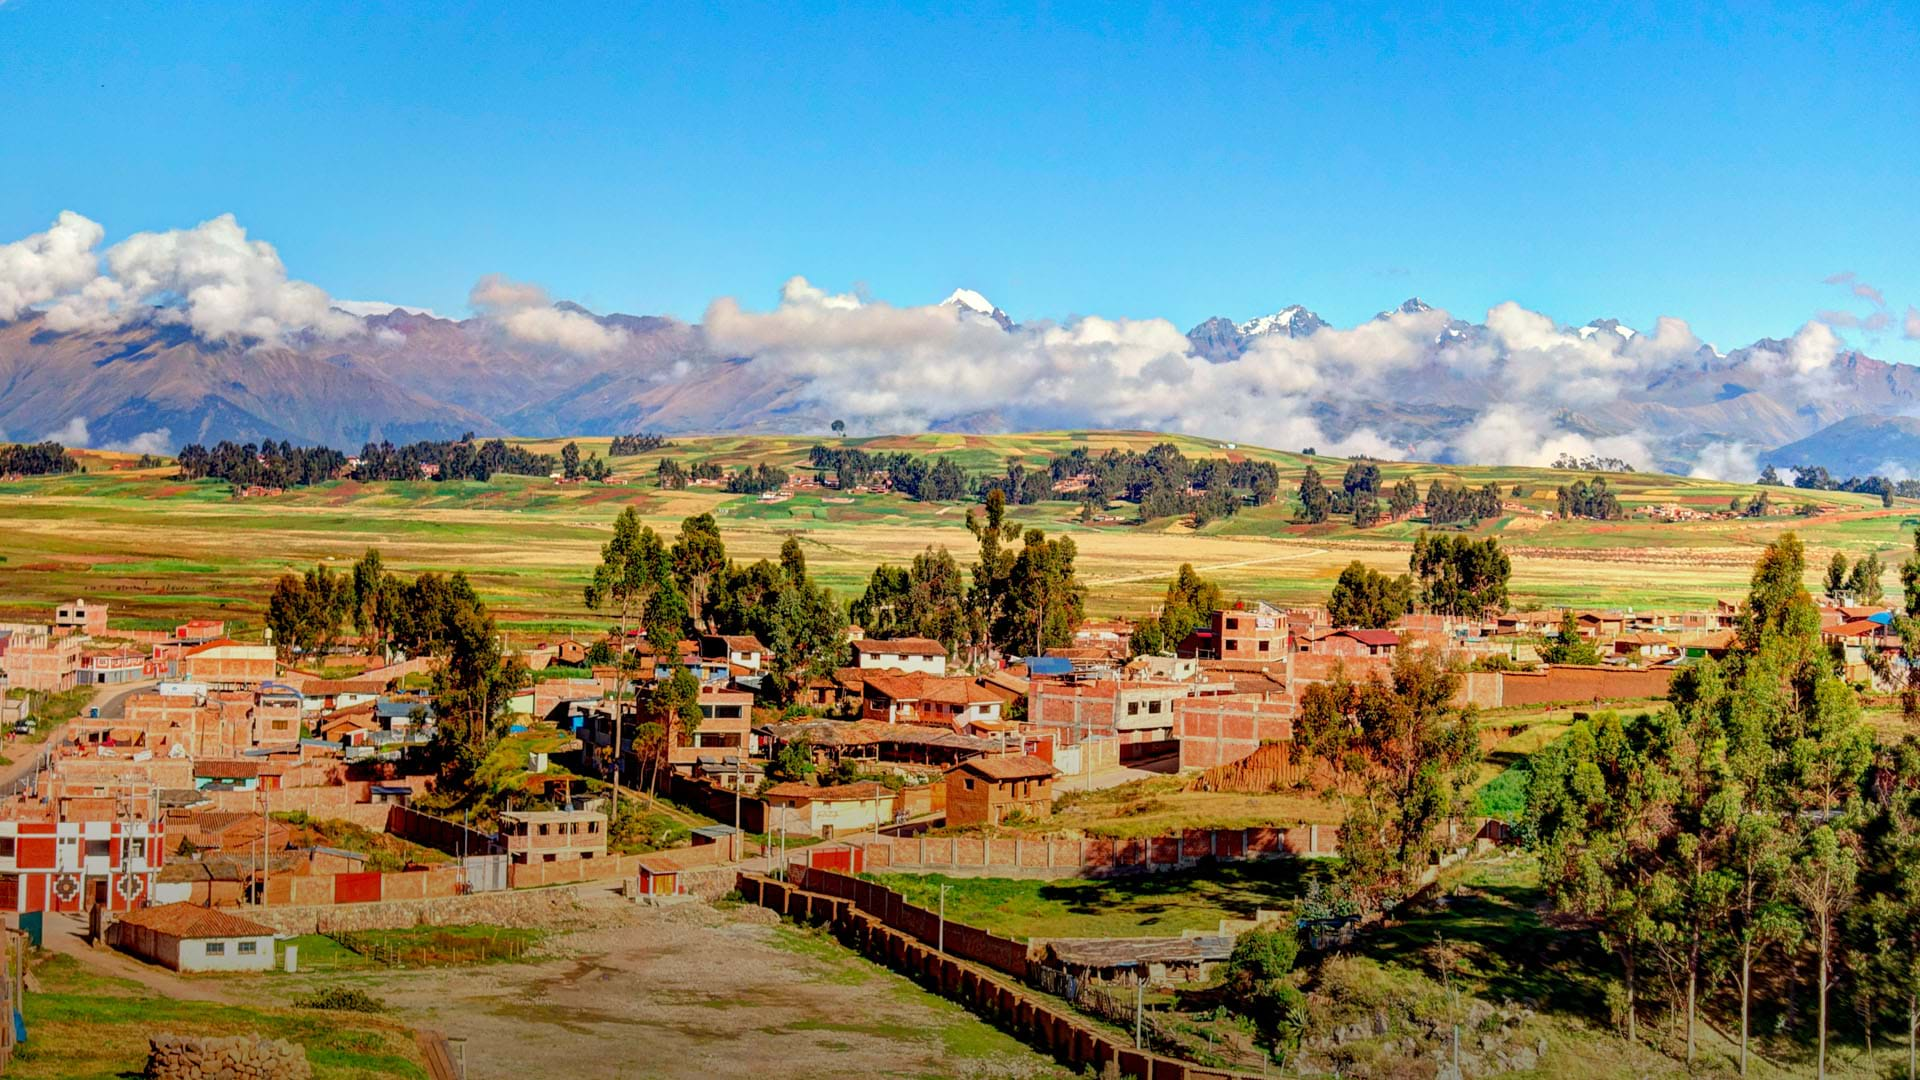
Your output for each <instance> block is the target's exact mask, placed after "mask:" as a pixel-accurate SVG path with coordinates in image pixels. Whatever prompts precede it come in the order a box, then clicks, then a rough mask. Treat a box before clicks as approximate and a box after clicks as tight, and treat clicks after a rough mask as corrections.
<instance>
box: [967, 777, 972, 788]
mask: <svg viewBox="0 0 1920 1080" xmlns="http://www.w3.org/2000/svg"><path fill="white" fill-rule="evenodd" d="M966 779H967V790H968V791H972V790H973V777H971V776H969V777H967V778H966Z"/></svg>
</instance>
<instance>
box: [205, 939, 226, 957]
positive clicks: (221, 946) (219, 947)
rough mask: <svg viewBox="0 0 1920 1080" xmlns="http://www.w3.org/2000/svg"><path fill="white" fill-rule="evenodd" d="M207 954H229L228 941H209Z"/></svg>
mask: <svg viewBox="0 0 1920 1080" xmlns="http://www.w3.org/2000/svg"><path fill="white" fill-rule="evenodd" d="M207 955H208V956H225V955H227V943H226V942H224V941H209V942H207Z"/></svg>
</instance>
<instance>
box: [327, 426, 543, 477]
mask: <svg viewBox="0 0 1920 1080" xmlns="http://www.w3.org/2000/svg"><path fill="white" fill-rule="evenodd" d="M578 452H579V451H578V450H577V449H576V450H575V453H576V454H577V453H578ZM558 464H559V462H558V461H557V460H556V459H555V458H554V456H553V455H552V454H536V453H533V452H532V451H530V450H527V449H526V448H524V447H519V446H509V445H507V443H506V441H505V440H504V439H489V440H488V441H486V442H484V443H483V442H477V441H476V440H475V439H474V437H473V434H472V432H468V433H467V434H466V435H463V436H462V437H460V438H458V439H451V440H444V441H439V442H435V441H431V440H422V441H420V442H416V443H409V444H407V445H405V446H398V447H396V446H394V445H393V444H392V443H390V442H378V443H368V444H366V445H365V446H363V447H361V448H360V464H358V465H356V466H354V469H353V472H352V474H351V475H352V477H353V479H355V480H361V481H374V480H418V479H420V478H421V477H422V476H423V475H425V473H424V472H423V471H422V469H421V466H422V465H433V466H437V467H438V470H439V472H438V477H437V478H438V479H440V480H480V481H485V480H488V479H491V478H492V476H493V474H494V473H509V474H511V475H515V476H547V475H549V474H551V473H552V472H553V470H554V468H555V467H556V466H557V465H558Z"/></svg>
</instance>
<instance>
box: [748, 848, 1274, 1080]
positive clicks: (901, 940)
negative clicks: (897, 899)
mask: <svg viewBox="0 0 1920 1080" xmlns="http://www.w3.org/2000/svg"><path fill="white" fill-rule="evenodd" d="M822 873H824V872H820V871H815V872H813V873H811V874H807V875H804V876H805V877H806V880H807V881H808V883H809V885H814V884H822V885H828V886H829V887H833V888H843V887H844V886H842V885H840V884H838V883H835V882H832V881H828V880H826V879H825V878H823V877H821V876H820V875H821V874H822ZM832 877H833V878H837V879H840V880H841V881H843V882H852V883H853V885H855V886H871V883H869V882H860V881H856V880H855V879H851V878H845V877H844V876H843V875H837V874H836V875H832ZM872 887H873V888H878V887H877V886H872ZM738 888H739V889H740V892H741V895H742V896H744V897H745V898H746V899H747V900H749V901H751V902H753V903H757V904H760V905H762V906H764V907H768V908H771V909H773V910H774V911H777V912H779V913H780V914H782V915H786V916H789V917H791V918H794V919H799V920H803V921H807V922H816V923H825V924H827V925H829V926H830V927H832V929H833V931H834V934H835V936H837V937H838V938H839V939H840V940H841V942H842V943H844V944H846V945H847V946H848V947H850V948H852V949H854V950H856V951H858V952H860V953H861V954H863V955H865V956H866V957H868V958H869V959H871V960H874V961H876V962H878V963H881V964H885V965H887V966H888V967H891V968H893V969H894V970H895V971H899V972H901V973H903V974H906V975H908V976H911V977H913V978H916V979H918V980H920V981H922V982H924V983H926V984H928V985H929V986H931V987H932V988H933V989H934V990H935V991H937V992H938V993H939V994H941V995H942V996H943V997H946V998H949V999H951V1000H953V1001H956V1002H958V1003H960V1004H961V1005H964V1006H966V1007H967V1008H968V1009H969V1010H971V1011H972V1012H973V1013H975V1014H976V1015H978V1016H980V1017H981V1018H982V1019H985V1020H986V1021H988V1022H989V1023H992V1024H994V1025H995V1026H997V1027H999V1028H1001V1029H1002V1030H1004V1031H1007V1032H1009V1033H1011V1034H1012V1035H1014V1036H1015V1037H1017V1038H1020V1039H1023V1040H1025V1041H1026V1042H1028V1043H1030V1044H1032V1045H1033V1046H1034V1047H1036V1048H1038V1049H1039V1050H1041V1051H1043V1052H1045V1053H1048V1054H1050V1055H1052V1056H1053V1057H1054V1058H1055V1059H1056V1060H1058V1061H1060V1062H1061V1063H1062V1064H1064V1065H1066V1066H1067V1067H1068V1068H1070V1069H1074V1070H1079V1069H1081V1068H1082V1067H1086V1066H1090V1067H1091V1068H1092V1069H1093V1071H1094V1072H1096V1073H1101V1074H1105V1072H1106V1070H1107V1069H1108V1068H1109V1066H1111V1067H1112V1068H1113V1069H1114V1070H1116V1071H1117V1072H1118V1074H1119V1075H1120V1076H1124V1077H1132V1078H1134V1080H1240V1078H1242V1077H1243V1076H1247V1075H1248V1074H1241V1073H1234V1072H1229V1071H1226V1070H1222V1069H1212V1068H1207V1067H1204V1066H1200V1065H1196V1064H1193V1063H1191V1062H1186V1061H1179V1060H1176V1059H1174V1058H1168V1057H1162V1056H1160V1055H1158V1054H1153V1053H1148V1052H1147V1051H1144V1050H1137V1049H1135V1048H1134V1047H1133V1046H1131V1045H1130V1044H1129V1043H1128V1042H1127V1041H1123V1040H1121V1039H1118V1038H1115V1037H1113V1036H1111V1035H1109V1034H1107V1033H1106V1031H1105V1030H1103V1029H1100V1028H1096V1027H1094V1026H1093V1025H1092V1024H1091V1023H1090V1022H1089V1021H1088V1020H1087V1019H1086V1018H1085V1017H1083V1016H1081V1015H1080V1014H1078V1013H1076V1012H1074V1011H1072V1010H1070V1009H1068V1008H1066V1007H1064V1006H1057V1005H1054V1004H1053V1003H1051V1002H1050V1001H1048V1000H1047V999H1045V998H1042V997H1040V996H1038V995H1036V994H1033V993H1030V992H1028V991H1027V990H1026V989H1024V988H1023V987H1020V986H1018V985H1015V984H1013V983H1010V982H1008V981H1006V980H1005V979H1002V978H997V977H995V975H994V974H993V972H992V971H988V970H982V967H980V966H976V965H975V964H974V963H970V962H968V961H967V960H964V959H961V956H962V955H963V954H962V949H964V948H969V947H971V945H970V943H973V942H974V941H975V939H973V938H971V937H969V936H968V935H969V934H970V933H971V934H975V935H981V936H982V937H985V938H991V937H992V935H988V934H986V933H985V932H984V931H981V930H978V929H976V928H974V927H967V926H962V925H961V924H958V923H953V922H948V923H947V927H946V944H947V951H946V953H945V954H944V955H943V954H942V953H941V952H940V951H939V950H938V949H937V948H935V947H934V946H933V945H930V944H928V943H927V941H925V940H922V939H921V938H919V937H918V936H916V935H914V934H910V933H907V932H905V931H902V930H899V929H896V928H895V927H894V926H892V925H889V921H888V920H887V919H885V918H882V917H880V916H878V915H875V914H873V913H871V912H868V911H865V910H863V909H862V908H861V907H860V906H858V904H857V903H856V902H855V901H854V900H850V899H843V898H841V897H839V896H834V895H829V894H825V893H820V892H813V891H810V890H808V889H801V888H799V887H797V884H793V885H790V884H787V883H783V882H779V881H774V880H772V879H770V878H764V877H760V876H758V875H755V874H741V875H740V876H739V879H738ZM879 891H880V892H882V893H888V894H890V895H895V896H897V894H892V893H891V890H886V889H880V890H879ZM866 898H867V900H868V901H870V902H872V901H875V897H873V896H872V895H871V894H867V897H866ZM903 908H905V909H908V910H912V911H916V912H917V911H921V910H922V909H918V908H912V907H911V905H903ZM895 917H896V918H903V917H902V916H895ZM905 918H911V919H915V920H917V919H918V916H910V917H905ZM995 940H1001V941H1004V940H1005V939H995ZM1021 948H1022V949H1023V950H1024V948H1025V947H1024V946H1021ZM987 966H988V967H991V965H987ZM995 970H999V969H995ZM1022 970H1024V968H1023V969H1022Z"/></svg>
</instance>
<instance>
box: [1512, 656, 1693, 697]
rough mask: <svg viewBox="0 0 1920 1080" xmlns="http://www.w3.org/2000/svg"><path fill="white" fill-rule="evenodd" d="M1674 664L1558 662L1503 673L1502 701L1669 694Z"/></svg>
mask: <svg viewBox="0 0 1920 1080" xmlns="http://www.w3.org/2000/svg"><path fill="white" fill-rule="evenodd" d="M1672 684H1673V669H1672V668H1616V667H1575V666H1573V665H1570V664H1556V665H1554V666H1552V667H1549V668H1548V669H1546V670H1545V671H1508V672H1502V673H1501V674H1500V687H1501V700H1500V702H1499V704H1501V705H1508V706H1511V705H1572V704H1580V703H1583V702H1591V701H1625V700H1629V699H1632V698H1652V697H1665V696H1667V691H1668V690H1669V689H1670V688H1671V686H1672Z"/></svg>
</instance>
